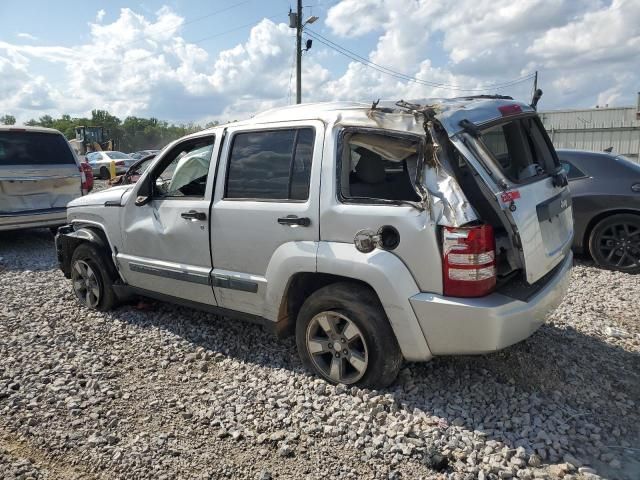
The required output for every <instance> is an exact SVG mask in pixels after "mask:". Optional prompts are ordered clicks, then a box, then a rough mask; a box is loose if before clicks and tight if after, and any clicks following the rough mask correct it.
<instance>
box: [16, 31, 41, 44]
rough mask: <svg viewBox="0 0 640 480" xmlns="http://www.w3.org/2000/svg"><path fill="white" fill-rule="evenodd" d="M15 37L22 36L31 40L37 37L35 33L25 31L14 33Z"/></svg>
mask: <svg viewBox="0 0 640 480" xmlns="http://www.w3.org/2000/svg"><path fill="white" fill-rule="evenodd" d="M16 37H18V38H24V39H25V40H31V41H32V42H33V41H36V40H38V37H36V36H35V35H31V34H30V33H26V32H20V33H18V34H16Z"/></svg>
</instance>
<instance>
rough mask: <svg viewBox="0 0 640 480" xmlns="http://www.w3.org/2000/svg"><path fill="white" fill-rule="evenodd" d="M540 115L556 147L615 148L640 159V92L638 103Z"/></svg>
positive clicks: (552, 111) (582, 148)
mask: <svg viewBox="0 0 640 480" xmlns="http://www.w3.org/2000/svg"><path fill="white" fill-rule="evenodd" d="M540 118H541V119H542V123H543V124H544V127H545V128H546V130H547V132H548V133H549V136H550V137H551V140H552V141H553V145H554V146H555V147H556V148H577V149H581V150H594V151H602V150H605V149H608V148H611V149H612V151H613V152H614V153H619V154H622V155H625V156H627V157H629V158H631V159H632V160H635V161H636V162H638V161H640V92H638V104H637V105H636V106H635V107H616V108H608V107H605V108H590V109H583V110H551V111H547V112H540Z"/></svg>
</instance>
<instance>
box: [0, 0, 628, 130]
mask: <svg viewBox="0 0 640 480" xmlns="http://www.w3.org/2000/svg"><path fill="white" fill-rule="evenodd" d="M325 25H326V27H327V30H323V26H322V24H316V25H314V27H313V28H314V30H315V31H317V32H321V33H322V34H323V35H327V36H331V37H332V38H333V39H334V40H335V41H337V42H339V43H341V44H344V46H345V47H347V48H350V49H351V50H354V51H357V52H358V53H361V54H363V55H366V56H368V58H369V59H370V60H371V61H372V62H375V63H376V64H379V65H383V66H385V67H387V68H391V69H393V70H395V71H397V72H401V73H402V74H406V75H410V76H412V77H416V78H420V79H424V80H428V81H430V82H432V83H437V84H443V85H444V84H446V85H457V86H463V87H469V88H483V87H486V86H487V85H490V84H493V83H495V82H504V81H507V80H510V79H512V78H515V77H519V76H522V75H524V74H525V73H528V72H532V71H534V70H539V71H540V84H541V87H542V88H543V90H545V96H544V97H543V99H542V102H541V106H542V108H550V107H561V106H589V105H595V104H596V103H609V104H625V103H632V102H634V99H635V92H636V91H637V87H638V84H639V83H640V58H639V56H638V54H637V52H638V51H640V4H639V3H638V2H637V0H611V1H610V2H607V3H604V0H520V1H518V2H513V1H512V0H460V1H459V2H457V3H456V4H455V5H453V4H452V3H451V2H447V1H445V0H428V1H427V0H343V1H341V2H339V3H337V4H336V5H334V6H333V7H331V8H330V9H329V10H328V12H327V15H326V21H325ZM186 29H187V27H185V20H184V18H182V17H181V16H180V15H178V14H177V13H176V12H175V11H173V10H172V9H170V8H168V7H163V8H161V9H160V10H158V11H157V12H155V14H153V15H148V14H147V15H143V14H140V13H138V12H136V11H134V10H132V9H129V8H123V9H121V10H120V12H119V14H118V17H117V18H116V19H115V20H114V21H112V22H110V23H105V15H104V14H102V13H100V12H98V15H97V16H96V21H95V22H93V23H89V25H88V34H89V37H88V40H87V41H86V42H85V43H83V44H79V45H74V46H73V47H62V46H56V45H50V46H37V45H30V44H28V45H24V44H23V45H19V44H12V43H9V42H6V41H0V78H2V79H3V81H2V82H1V84H0V112H7V113H11V114H13V115H16V116H17V117H18V119H19V120H26V119H28V118H32V117H36V118H37V117H39V116H41V115H43V114H45V113H49V114H51V115H59V114H61V113H70V114H71V115H85V114H87V113H88V112H89V111H90V110H91V109H93V108H100V109H107V110H109V111H110V112H111V113H113V114H115V115H118V116H120V117H124V116H126V115H130V114H132V115H137V116H156V117H159V118H163V119H168V120H172V121H185V122H187V121H202V120H203V119H207V120H210V119H220V120H227V119H239V118H244V117H247V116H250V115H251V114H253V113H255V112H257V111H260V110H263V109H265V108H271V107H273V106H278V105H284V104H286V103H288V102H289V101H290V98H291V97H293V98H295V91H294V88H295V87H294V84H295V80H292V76H291V74H292V66H293V63H292V60H293V53H294V52H293V47H294V39H293V38H292V31H291V29H289V28H288V26H287V25H286V24H285V23H279V24H277V23H274V22H272V21H270V20H267V19H265V20H262V21H261V22H258V23H257V24H256V25H255V26H254V27H253V28H252V29H251V31H250V33H249V34H248V36H247V39H246V41H244V42H241V43H238V44H236V45H235V46H232V47H231V48H228V49H226V50H223V51H221V52H219V53H218V54H216V55H211V54H210V53H209V52H207V50H206V49H205V48H203V45H199V44H195V43H190V42H189V41H187V40H185V38H184V37H183V30H186ZM189 33H191V30H190V31H189ZM189 36H191V35H190V34H189V35H187V37H189ZM356 37H357V38H356ZM22 38H26V37H22ZM354 39H355V40H354ZM354 42H356V45H357V46H353V45H354ZM366 45H373V46H372V49H371V50H370V51H369V52H367V51H366V50H364V51H363V49H364V48H366V47H365V46H366ZM97 53H99V54H97ZM336 55H338V54H337V53H336V52H335V51H333V50H331V49H328V47H325V46H321V45H320V44H319V43H316V44H315V45H314V48H313V49H312V50H310V52H308V53H307V54H305V56H304V57H303V79H304V80H303V85H304V91H303V100H304V101H317V100H331V99H345V100H347V99H357V100H364V101H372V100H374V99H377V98H386V99H398V98H405V99H410V98H421V97H429V96H452V95H456V94H467V93H471V92H463V91H456V90H450V89H447V88H444V87H443V86H437V85H435V86H428V85H424V84H421V83H420V82H411V81H407V80H406V79H401V78H395V77H392V76H389V75H386V74H384V73H382V72H380V71H376V70H375V69H372V68H367V67H365V66H363V65H362V64H360V63H357V62H354V61H352V62H351V63H349V64H348V65H347V67H346V69H344V70H339V69H338V67H335V66H334V67H332V69H329V68H327V66H326V65H335V64H336V61H335V59H336ZM43 62H46V63H49V64H51V65H52V66H51V67H50V68H51V69H57V75H56V80H53V79H51V78H47V77H45V75H43V72H42V71H41V70H39V68H41V67H40V66H41V65H42V64H43ZM60 75H62V77H63V79H62V81H60V79H59V78H58V77H59V76H60ZM530 89H531V83H530V82H526V83H521V84H518V85H516V86H513V87H505V88H501V89H494V90H492V92H491V93H493V92H494V91H495V92H497V93H504V94H513V95H514V96H517V97H519V98H523V99H528V96H529V95H530Z"/></svg>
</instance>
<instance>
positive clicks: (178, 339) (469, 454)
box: [0, 230, 640, 480]
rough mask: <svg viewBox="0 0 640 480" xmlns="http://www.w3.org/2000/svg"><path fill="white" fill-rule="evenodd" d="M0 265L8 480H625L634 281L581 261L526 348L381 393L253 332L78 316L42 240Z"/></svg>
mask: <svg viewBox="0 0 640 480" xmlns="http://www.w3.org/2000/svg"><path fill="white" fill-rule="evenodd" d="M0 256H2V257H3V260H2V263H1V264H0V298H1V299H2V300H1V301H0V304H1V305H0V472H10V474H7V475H6V476H7V477H8V478H14V477H20V478H23V479H24V478H29V477H33V478H37V479H40V478H65V477H64V475H66V476H67V477H68V478H94V476H95V472H101V475H102V476H103V477H104V478H114V479H125V478H141V479H143V478H145V479H146V478H148V479H151V478H153V479H156V478H162V476H164V477H165V478H261V475H263V473H264V474H265V475H269V476H270V477H274V478H279V479H289V478H290V479H298V478H325V477H327V478H389V475H398V476H400V478H429V479H431V478H437V476H438V475H442V478H446V479H447V480H453V479H461V480H466V479H467V478H468V479H472V478H479V479H482V478H484V479H485V480H489V479H491V480H494V479H496V478H513V477H514V478H521V479H530V478H545V477H547V478H554V476H553V474H554V473H556V474H558V476H559V475H560V474H564V475H565V479H566V478H567V476H571V475H573V476H575V478H576V480H578V479H580V480H584V478H586V477H587V476H588V475H595V474H594V473H593V472H592V471H591V470H589V469H588V468H589V467H585V466H583V465H582V463H581V462H584V464H585V465H589V466H591V467H592V468H593V469H594V471H598V472H599V473H600V475H602V477H603V478H612V479H620V480H631V479H633V480H635V479H636V478H637V475H635V474H636V473H637V472H638V471H639V470H638V461H637V460H636V459H635V454H634V450H631V449H629V450H627V449H625V448H624V447H625V446H629V447H633V446H634V445H636V444H637V443H636V440H637V438H638V430H637V426H638V425H640V415H639V413H638V410H639V409H638V402H639V398H640V392H639V385H640V378H639V372H640V365H639V364H638V358H639V356H638V354H639V353H640V327H639V325H640V312H638V309H637V305H638V304H640V288H638V279H637V278H636V277H632V276H627V275H623V274H619V273H616V272H608V271H603V270H599V269H596V268H594V267H592V266H590V265H589V264H586V263H579V264H578V265H577V267H576V268H575V269H574V272H573V278H572V283H571V285H570V288H569V293H568V295H567V297H566V298H565V300H564V302H563V303H562V305H560V307H559V308H558V310H557V311H556V312H554V313H553V314H552V315H551V316H550V317H549V319H548V322H547V324H546V325H545V326H543V327H542V328H541V329H540V330H539V331H538V332H537V333H535V334H534V335H533V336H532V337H531V338H530V339H528V340H527V341H525V342H523V343H520V344H518V345H515V346H513V347H511V348H508V349H506V350H504V351H502V352H498V353H495V354H492V355H484V356H476V357H442V358H436V359H434V360H433V361H431V362H429V363H426V364H407V365H405V366H404V367H403V369H402V371H401V374H400V376H399V379H398V381H397V382H396V384H394V385H392V386H391V387H390V388H389V389H386V390H384V391H368V390H365V389H360V388H356V387H354V388H349V387H345V386H338V387H335V386H332V385H329V384H327V383H326V382H324V381H323V380H321V379H319V378H317V377H314V376H312V375H309V374H308V373H307V372H305V371H304V370H303V369H302V366H301V364H300V361H299V360H298V358H297V355H296V353H295V342H294V341H293V340H292V339H285V340H276V339H274V338H272V337H271V336H269V335H268V334H267V333H266V332H265V331H264V330H262V329H261V328H260V327H258V326H255V325H250V324H243V323H240V322H238V321H235V320H233V319H229V318H219V317H216V316H213V315H210V314H207V313H202V312H197V311H194V310H190V309H187V308H182V307H176V306H171V305H168V304H163V303H155V302H150V301H148V302H147V303H146V305H143V306H142V307H141V308H137V304H131V305H123V306H122V307H120V308H119V309H117V310H115V311H113V312H108V313H102V312H91V311H88V310H85V309H83V308H81V307H80V306H79V305H78V304H77V303H76V301H75V299H74V296H73V293H72V291H71V287H70V284H69V282H68V280H66V279H64V277H63V276H62V274H61V273H60V272H59V271H58V270H57V265H56V262H57V261H56V258H55V252H54V251H53V244H52V237H51V236H50V234H49V233H48V232H47V231H46V230H45V231H38V230H34V231H32V232H18V233H8V234H6V233H5V232H3V234H2V235H0ZM594 299H597V301H596V300H594ZM604 326H610V327H612V328H616V329H619V330H622V331H624V332H626V333H628V335H609V334H607V333H606V331H605V329H604ZM611 331H613V330H611ZM205 367H206V368H205ZM16 445H20V449H19V451H20V452H27V451H30V452H33V455H27V454H24V453H13V452H14V449H15V448H16ZM7 446H10V447H11V448H7ZM608 446H616V448H610V447H608ZM3 448H4V450H3ZM15 451H16V452H18V450H15ZM28 456H33V458H34V459H35V458H37V459H38V461H37V462H32V463H31V464H27V463H24V461H25V460H26V458H25V457H28ZM213 465H215V468H214V467H213ZM60 466H64V467H65V468H68V469H70V470H69V471H67V472H66V473H64V475H62V474H60V471H59V470H56V469H57V468H60ZM576 467H579V468H580V470H576ZM16 472H18V473H16ZM52 472H53V473H52ZM592 478H596V477H592Z"/></svg>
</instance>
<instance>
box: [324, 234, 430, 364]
mask: <svg viewBox="0 0 640 480" xmlns="http://www.w3.org/2000/svg"><path fill="white" fill-rule="evenodd" d="M317 259H318V272H321V273H330V274H334V275H342V276H344V277H349V278H354V279H357V280H361V281H363V282H365V283H367V284H369V285H371V287H372V288H373V289H374V290H375V292H376V293H377V294H378V297H379V298H380V302H382V306H383V308H384V310H385V312H386V314H387V317H388V318H389V322H390V323H391V327H392V328H393V332H394V333H395V335H396V338H397V340H398V344H399V345H400V349H401V350H402V355H403V356H404V358H405V359H406V360H409V361H425V360H429V359H430V358H431V357H432V354H431V350H430V349H429V345H428V344H427V340H426V338H425V336H424V333H422V329H421V328H420V324H419V322H418V319H417V318H416V315H415V313H414V311H413V308H412V307H411V303H410V302H409V299H410V298H411V297H412V296H414V295H417V294H418V293H419V292H420V290H419V289H418V286H417V285H416V282H415V280H414V279H413V277H412V276H411V273H410V272H409V270H408V269H407V267H406V266H405V265H404V263H402V261H401V260H400V259H399V258H398V257H396V256H395V255H394V254H393V253H391V252H386V251H383V250H379V249H376V250H374V251H373V252H371V253H368V254H365V253H361V252H359V251H358V250H356V248H355V247H354V245H353V244H350V243H338V242H320V243H319V246H318V257H317Z"/></svg>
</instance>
